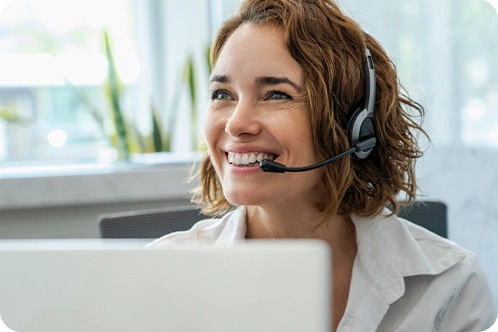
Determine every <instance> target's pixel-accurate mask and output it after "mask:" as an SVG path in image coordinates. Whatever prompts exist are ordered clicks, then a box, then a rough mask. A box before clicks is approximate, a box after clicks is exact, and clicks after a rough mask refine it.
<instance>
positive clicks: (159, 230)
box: [97, 201, 448, 239]
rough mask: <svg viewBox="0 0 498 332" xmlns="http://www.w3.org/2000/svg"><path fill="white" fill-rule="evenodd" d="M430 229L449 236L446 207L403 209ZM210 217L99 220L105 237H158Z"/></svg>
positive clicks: (148, 214) (172, 211) (189, 213)
mask: <svg viewBox="0 0 498 332" xmlns="http://www.w3.org/2000/svg"><path fill="white" fill-rule="evenodd" d="M398 215H399V216H400V217H401V218H404V219H407V220H410V221H411V222H413V223H415V224H418V225H420V226H422V227H425V228H427V229H428V230H430V231H432V232H434V233H436V234H438V235H440V236H442V237H448V225H447V208H446V204H444V203H442V202H436V201H417V202H416V203H414V204H413V205H410V206H402V207H401V208H400V212H399V214H398ZM206 218H208V217H206V216H204V215H202V214H201V213H200V211H199V210H198V209H197V208H196V207H195V206H193V205H189V206H182V207H174V208H162V209H153V210H141V211H131V212H123V213H112V214H102V215H100V216H99V217H98V219H97V222H98V224H99V230H100V236H101V237H102V238H150V239H153V238H158V237H161V236H163V235H165V234H168V233H171V232H174V231H181V230H187V229H189V228H190V227H192V225H194V224H195V223H196V222H197V221H199V220H201V219H206Z"/></svg>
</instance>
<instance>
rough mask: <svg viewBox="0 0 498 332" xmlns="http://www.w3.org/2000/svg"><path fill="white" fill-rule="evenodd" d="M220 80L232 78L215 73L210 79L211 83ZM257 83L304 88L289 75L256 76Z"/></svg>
mask: <svg viewBox="0 0 498 332" xmlns="http://www.w3.org/2000/svg"><path fill="white" fill-rule="evenodd" d="M213 82H218V83H230V78H229V77H228V76H227V75H213V76H211V78H210V79H209V83H213ZM256 84H257V85H278V84H289V85H291V86H292V87H294V89H296V90H297V91H299V92H301V91H302V90H303V88H302V87H301V86H300V85H298V84H297V83H294V82H293V81H291V80H290V79H288V78H287V77H276V76H260V77H257V78H256Z"/></svg>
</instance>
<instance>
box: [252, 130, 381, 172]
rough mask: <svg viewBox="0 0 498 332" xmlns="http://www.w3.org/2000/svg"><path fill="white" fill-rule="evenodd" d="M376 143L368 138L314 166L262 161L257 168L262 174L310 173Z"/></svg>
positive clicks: (373, 139) (370, 147)
mask: <svg viewBox="0 0 498 332" xmlns="http://www.w3.org/2000/svg"><path fill="white" fill-rule="evenodd" d="M376 143H377V139H376V138H375V137H372V138H369V139H367V140H364V141H361V142H359V143H357V144H356V145H355V146H354V147H352V148H351V149H349V150H346V151H344V152H343V153H341V154H338V155H337V156H334V157H332V158H330V159H327V160H324V161H322V162H319V163H317V164H314V165H310V166H304V167H287V166H285V165H284V164H280V163H277V162H275V161H271V160H263V161H262V162H260V163H259V168H261V170H262V171H263V172H270V173H285V172H306V171H311V170H312V169H315V168H319V167H322V166H325V165H328V164H330V163H333V162H334V161H336V160H339V159H341V158H344V157H346V156H349V155H350V154H353V153H355V152H361V151H365V150H368V149H372V148H373V147H374V146H375V144H376Z"/></svg>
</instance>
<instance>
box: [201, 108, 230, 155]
mask: <svg viewBox="0 0 498 332" xmlns="http://www.w3.org/2000/svg"><path fill="white" fill-rule="evenodd" d="M224 130H225V126H224V125H223V123H222V121H221V119H219V116H217V115H216V114H215V113H214V112H211V111H208V113H207V115H206V119H205V121H204V139H205V140H206V145H207V147H208V149H209V150H210V151H212V150H214V147H215V146H216V142H217V141H218V140H219V138H220V137H221V135H222V134H223V132H224Z"/></svg>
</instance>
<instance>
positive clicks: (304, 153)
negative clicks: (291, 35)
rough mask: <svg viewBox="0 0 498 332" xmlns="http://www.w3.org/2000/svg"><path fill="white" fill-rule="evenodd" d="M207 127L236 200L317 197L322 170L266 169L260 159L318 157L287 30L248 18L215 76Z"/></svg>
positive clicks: (229, 194)
mask: <svg viewBox="0 0 498 332" xmlns="http://www.w3.org/2000/svg"><path fill="white" fill-rule="evenodd" d="M209 85H210V90H211V103H210V106H209V110H208V114H207V118H206V121H205V126H204V134H205V138H206V141H207V145H208V150H209V153H210V156H211V161H212V163H213V165H214V167H215V169H216V172H217V175H218V177H219V179H220V182H221V184H222V186H223V192H224V194H225V197H226V198H227V200H228V201H229V202H231V203H232V204H236V205H246V206H248V205H256V206H263V205H268V204H278V203H284V204H292V202H293V201H295V202H297V201H300V202H306V201H307V200H310V202H311V201H313V200H315V201H316V196H317V193H321V192H322V191H321V190H316V189H317V186H321V185H323V184H322V181H321V178H322V174H323V171H321V170H314V171H310V172H303V173H284V174H277V173H265V172H263V171H261V170H260V168H259V161H261V159H274V160H276V161H277V162H279V163H282V164H285V165H286V166H288V167H298V166H306V165H310V164H313V163H316V162H318V161H319V160H318V159H317V155H316V153H315V152H314V148H313V144H312V139H311V131H310V127H309V123H308V117H307V110H306V108H305V98H304V96H305V86H304V74H303V70H302V68H301V66H300V65H299V64H298V63H297V62H296V61H295V60H294V59H293V58H292V56H291V54H290V52H289V50H288V49H287V46H286V43H285V40H284V38H283V33H282V31H281V30H279V29H277V28H274V27H271V26H268V25H254V24H252V23H244V24H243V25H241V26H240V27H239V28H237V29H236V30H235V31H234V32H233V34H232V35H231V36H230V38H229V39H228V40H227V42H226V44H225V45H224V47H223V49H222V51H221V53H220V55H219V57H218V59H217V62H216V65H215V66H214V68H213V72H212V76H211V79H210V83H209Z"/></svg>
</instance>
